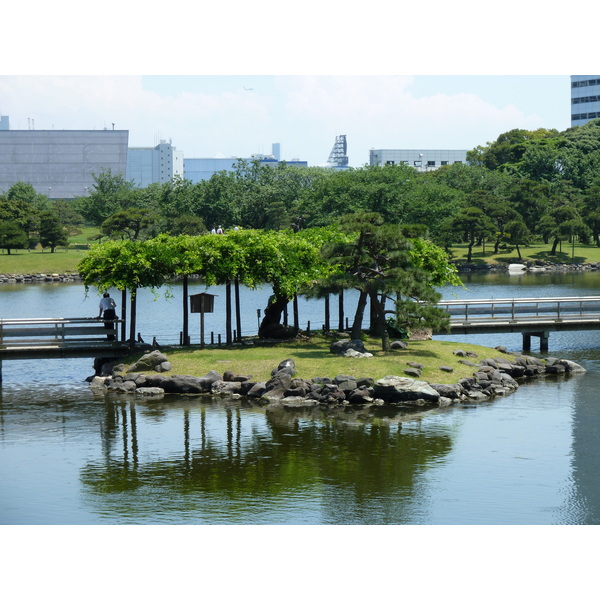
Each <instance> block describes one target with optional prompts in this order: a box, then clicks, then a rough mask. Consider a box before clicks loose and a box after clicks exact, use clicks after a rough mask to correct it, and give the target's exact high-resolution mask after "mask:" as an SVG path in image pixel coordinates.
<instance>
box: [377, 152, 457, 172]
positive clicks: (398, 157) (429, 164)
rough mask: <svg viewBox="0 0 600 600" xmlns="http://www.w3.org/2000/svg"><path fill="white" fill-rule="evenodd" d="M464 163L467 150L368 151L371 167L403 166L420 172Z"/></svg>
mask: <svg viewBox="0 0 600 600" xmlns="http://www.w3.org/2000/svg"><path fill="white" fill-rule="evenodd" d="M466 162H467V150H383V149H379V150H376V149H374V148H372V149H371V150H370V151H369V164H370V165H372V166H376V165H378V166H380V167H382V166H385V165H401V164H404V165H408V166H410V167H413V168H414V169H416V170H417V171H420V172H426V171H433V170H435V169H439V168H440V167H443V166H445V165H452V164H454V163H466Z"/></svg>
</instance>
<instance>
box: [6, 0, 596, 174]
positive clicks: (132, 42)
mask: <svg viewBox="0 0 600 600" xmlns="http://www.w3.org/2000/svg"><path fill="white" fill-rule="evenodd" d="M80 6H81V5H80V3H75V2H74V1H73V0H56V1H55V2H54V3H52V4H48V3H41V2H40V3H38V2H37V0H36V1H34V2H33V6H32V5H29V4H28V5H27V6H25V5H22V6H14V5H12V4H9V5H8V6H6V7H4V8H3V23H4V24H5V26H4V27H3V35H2V37H0V57H1V58H2V60H1V61H0V114H3V115H7V116H8V117H9V119H10V124H11V128H12V129H28V128H33V127H35V129H103V128H109V129H110V128H112V127H113V123H114V127H115V129H127V130H128V131H129V145H130V146H131V147H153V146H155V145H156V144H158V143H159V142H160V141H161V140H166V141H171V143H172V144H173V146H174V147H175V148H176V149H177V150H180V151H182V152H183V153H184V157H187V158H208V157H216V156H225V157H229V156H236V157H248V156H250V155H252V154H257V153H260V154H270V153H271V148H272V144H273V143H279V144H280V145H281V157H282V158H283V159H285V160H292V159H300V160H305V161H307V162H308V163H309V165H321V164H324V163H325V162H326V161H327V158H328V156H329V153H330V151H331V149H332V147H333V144H334V141H335V138H336V136H337V135H341V134H345V135H346V136H347V144H348V156H349V161H350V165H351V166H353V167H360V166H362V165H364V164H367V163H368V161H369V150H370V149H372V148H376V149H385V148H396V149H459V150H470V149H472V148H474V147H475V146H478V145H485V144H486V143H488V142H491V141H494V140H495V139H496V138H497V137H498V135H500V134H501V133H503V132H505V131H509V130H510V129H514V128H523V129H537V128H540V127H543V128H549V129H557V130H559V131H564V130H565V129H567V128H568V127H569V126H570V79H569V75H570V74H580V73H597V72H598V71H599V69H598V65H597V61H596V57H597V50H596V47H595V40H596V31H595V22H596V21H595V19H594V18H593V14H594V13H595V12H600V9H595V8H590V7H591V6H592V5H590V7H588V9H587V10H588V13H587V14H588V16H589V17H590V18H589V19H583V20H582V19H579V20H578V21H577V27H576V28H574V27H565V17H564V15H563V14H561V13H560V12H559V11H554V10H552V11H550V10H543V11H541V10H539V6H545V5H542V4H541V3H539V2H535V1H533V0H520V1H519V2H517V1H516V0H506V1H505V2H504V3H503V4H502V8H501V10H500V9H493V10H492V9H490V10H489V11H487V12H486V11H485V10H483V9H482V6H483V5H481V3H479V2H475V1H474V0H457V1H455V2H453V3H448V2H441V1H440V0H430V2H428V3H427V5H423V6H418V5H414V4H413V5H404V4H401V3H397V2H392V1H391V0H380V2H379V3H378V4H377V6H376V7H373V6H371V5H366V4H364V3H361V2H359V1H358V0H357V1H356V2H354V3H348V2H341V0H321V1H319V2H317V1H316V0H305V1H304V2H303V3H302V4H301V5H285V6H283V7H282V6H281V5H277V7H275V8H274V7H272V6H271V7H270V8H269V10H266V8H267V5H264V6H263V8H264V9H265V10H262V9H261V10H258V5H256V4H253V3H247V2H245V3H244V2H240V1H239V0H231V1H230V2H228V3H219V4H217V3H212V4H209V5H204V4H203V5H199V4H198V3H192V2H189V0H181V1H180V2H179V3H178V4H177V5H176V6H175V7H174V8H173V9H172V10H169V7H168V6H166V5H164V4H163V5H159V6H160V8H161V10H158V9H157V8H156V6H155V5H152V4H148V3H145V4H143V6H145V7H146V8H147V10H141V9H140V6H142V4H141V3H140V2H137V1H134V0H120V1H119V2H116V1H115V0H105V2H103V4H102V6H101V7H100V8H98V7H92V8H91V9H88V10H87V11H86V10H85V9H81V8H80ZM269 6H270V5H269ZM149 7H152V8H153V9H154V10H150V8H149ZM490 11H491V12H490ZM32 15H35V18H32ZM6 24H9V26H6ZM20 25H26V27H24V28H23V27H19V26H20Z"/></svg>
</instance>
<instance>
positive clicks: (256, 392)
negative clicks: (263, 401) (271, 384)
mask: <svg viewBox="0 0 600 600" xmlns="http://www.w3.org/2000/svg"><path fill="white" fill-rule="evenodd" d="M266 391H267V384H266V383H265V382H264V381H260V382H258V383H255V384H254V385H253V386H252V387H251V388H250V389H249V390H248V392H247V393H246V395H247V396H248V397H249V398H260V397H261V396H262V395H263V394H264V393H265V392H266Z"/></svg>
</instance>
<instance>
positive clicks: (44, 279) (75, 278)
mask: <svg viewBox="0 0 600 600" xmlns="http://www.w3.org/2000/svg"><path fill="white" fill-rule="evenodd" d="M453 264H454V265H455V266H456V268H457V270H458V272H459V273H498V272H503V271H509V270H510V269H509V267H511V266H514V265H522V267H523V272H532V273H534V272H543V271H548V272H564V271H599V270H600V263H577V264H568V263H553V262H550V261H547V260H521V261H519V260H514V262H512V263H510V264H509V263H496V264H487V263H482V264H479V263H473V262H471V263H467V262H464V261H453ZM82 280H83V279H82V277H81V276H80V275H79V273H30V274H21V273H0V285H1V284H3V283H78V282H81V281H82Z"/></svg>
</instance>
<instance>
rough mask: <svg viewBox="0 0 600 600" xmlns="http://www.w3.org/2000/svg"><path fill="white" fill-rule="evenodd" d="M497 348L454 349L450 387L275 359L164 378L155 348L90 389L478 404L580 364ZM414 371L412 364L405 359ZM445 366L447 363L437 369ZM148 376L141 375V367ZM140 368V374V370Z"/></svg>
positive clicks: (287, 400) (269, 399)
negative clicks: (258, 372) (313, 370)
mask: <svg viewBox="0 0 600 600" xmlns="http://www.w3.org/2000/svg"><path fill="white" fill-rule="evenodd" d="M496 350H499V351H501V352H504V353H506V358H504V357H502V358H495V359H490V358H484V359H481V360H477V361H476V362H475V360H476V359H478V357H477V355H476V354H475V353H473V352H465V351H463V350H455V351H454V354H455V356H456V357H457V361H458V362H460V363H462V364H466V365H468V366H472V367H473V369H474V371H473V375H472V376H471V377H465V378H462V379H460V380H459V381H458V382H457V383H454V384H436V383H428V382H426V381H422V380H419V379H414V378H411V377H404V376H399V375H389V376H387V377H383V378H381V379H378V380H373V379H372V378H369V377H363V378H357V377H352V376H349V375H338V376H337V377H334V378H327V377H314V378H312V379H310V380H306V379H300V378H296V377H295V374H296V370H295V364H294V361H293V360H291V359H286V360H284V361H282V362H281V363H280V364H279V365H278V366H277V367H276V368H275V369H273V371H272V373H271V378H270V379H269V380H268V381H261V382H256V381H252V380H251V378H250V377H248V376H246V375H236V374H235V373H234V372H232V371H225V372H224V373H223V374H220V373H218V372H217V371H210V372H209V373H207V374H206V375H205V376H203V377H193V376H190V375H172V376H167V375H165V374H164V373H165V372H168V371H170V370H171V363H170V362H169V361H168V358H167V356H166V355H165V354H163V353H162V352H160V351H158V350H155V351H153V352H150V353H148V354H146V355H144V356H143V357H142V358H140V360H138V361H137V362H136V363H135V364H134V365H132V366H131V367H129V368H128V369H127V372H126V373H125V374H122V373H123V371H124V370H125V368H126V367H125V365H123V364H121V365H114V364H109V363H107V364H104V365H97V367H99V368H100V372H101V373H105V372H106V373H107V374H105V375H102V374H101V375H97V376H94V377H93V378H91V381H90V388H91V389H92V391H93V392H94V393H97V394H134V395H135V397H136V398H142V399H148V398H162V397H163V396H164V395H165V394H178V395H196V394H205V395H211V396H227V397H233V398H247V399H250V400H254V401H256V402H258V403H260V404H282V405H288V406H298V405H317V404H327V405H365V404H397V405H398V404H399V405H416V406H427V405H429V406H450V405H452V404H459V403H480V402H483V401H487V400H492V399H494V398H496V397H498V396H504V395H507V394H510V393H512V392H514V391H515V390H516V389H518V387H519V383H518V382H519V381H523V380H525V379H532V378H540V377H544V376H561V375H562V376H564V375H570V374H574V373H585V369H584V368H583V367H581V366H580V365H578V364H577V363H574V362H572V361H569V360H564V359H559V358H547V359H545V360H541V359H539V358H536V357H532V356H526V355H522V354H517V353H515V354H510V353H508V352H507V350H506V349H505V348H503V347H500V346H499V347H497V348H496ZM407 365H408V366H409V367H410V369H407V370H405V373H406V372H409V371H410V370H412V372H413V373H415V374H416V373H420V369H419V366H420V367H421V368H422V365H418V364H417V363H407ZM440 368H441V369H443V370H450V371H452V367H440ZM150 370H152V371H155V373H151V374H147V373H145V372H147V371H150ZM142 372H144V373H142Z"/></svg>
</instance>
